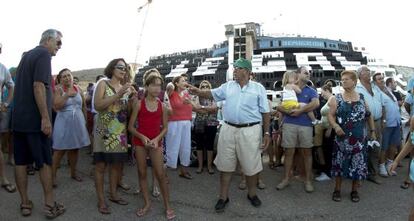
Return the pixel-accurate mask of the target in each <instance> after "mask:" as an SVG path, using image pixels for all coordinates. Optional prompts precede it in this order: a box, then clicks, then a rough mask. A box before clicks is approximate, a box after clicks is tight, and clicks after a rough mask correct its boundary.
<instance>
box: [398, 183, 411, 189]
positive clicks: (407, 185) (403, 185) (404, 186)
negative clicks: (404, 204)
mask: <svg viewBox="0 0 414 221" xmlns="http://www.w3.org/2000/svg"><path fill="white" fill-rule="evenodd" d="M410 186H411V182H407V181H404V182H403V183H402V184H401V186H400V187H401V189H405V190H406V189H408V188H410Z"/></svg>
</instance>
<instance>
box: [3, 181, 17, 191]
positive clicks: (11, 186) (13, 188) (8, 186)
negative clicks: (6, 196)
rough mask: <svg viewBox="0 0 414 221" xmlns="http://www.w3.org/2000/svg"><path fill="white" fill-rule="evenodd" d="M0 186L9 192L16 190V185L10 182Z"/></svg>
mask: <svg viewBox="0 0 414 221" xmlns="http://www.w3.org/2000/svg"><path fill="white" fill-rule="evenodd" d="M1 187H2V188H3V189H5V190H6V191H7V192H9V193H14V192H16V186H15V185H13V184H11V183H6V184H2V185H1Z"/></svg>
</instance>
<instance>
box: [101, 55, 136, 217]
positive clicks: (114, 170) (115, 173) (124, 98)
mask: <svg viewBox="0 0 414 221" xmlns="http://www.w3.org/2000/svg"><path fill="white" fill-rule="evenodd" d="M127 72H128V66H127V63H126V62H125V61H124V59H122V58H120V59H114V60H112V61H111V62H110V63H109V64H108V66H107V67H106V68H105V75H106V77H107V78H108V80H103V81H101V82H100V83H99V84H98V86H97V88H96V90H97V91H96V94H95V98H94V101H93V102H94V106H95V109H96V110H97V112H98V116H97V120H96V129H95V131H94V142H93V146H94V147H93V152H94V160H95V163H96V166H95V188H96V193H97V195H98V209H99V212H100V213H102V214H109V213H110V211H109V209H108V206H107V205H106V204H105V200H104V191H103V189H104V186H103V185H104V184H103V183H104V172H105V167H106V166H107V165H110V172H109V174H110V177H109V186H110V188H109V189H110V196H109V200H110V201H112V202H114V203H116V204H119V205H127V204H128V202H126V201H125V200H123V199H121V198H120V197H118V196H117V192H116V187H117V184H118V182H119V179H120V176H121V175H122V174H121V173H122V172H121V171H122V164H123V163H124V162H126V161H127V160H128V142H127V139H128V138H127V131H126V130H127V127H126V125H127V116H128V113H127V112H128V96H129V95H130V93H131V92H132V91H134V89H133V87H132V86H131V84H130V83H126V84H123V85H122V84H121V83H122V81H123V80H124V78H125V76H126V74H127Z"/></svg>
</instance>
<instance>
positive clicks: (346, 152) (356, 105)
mask: <svg viewBox="0 0 414 221" xmlns="http://www.w3.org/2000/svg"><path fill="white" fill-rule="evenodd" d="M341 81H342V84H343V85H342V86H343V88H344V92H342V93H339V94H337V95H335V97H331V98H330V99H329V101H328V103H329V104H328V105H329V110H330V112H329V115H328V120H329V123H330V124H331V126H332V128H333V129H334V130H335V133H336V137H335V143H334V149H333V154H332V176H333V177H335V190H334V192H333V194H332V200H334V201H336V202H339V201H341V184H342V177H346V178H350V179H352V192H351V201H352V202H359V195H358V191H357V188H358V187H359V182H360V181H361V180H363V179H366V178H367V174H368V167H367V151H368V146H367V139H366V137H367V133H366V129H365V128H366V124H367V122H368V123H369V127H370V132H371V137H372V138H374V139H376V135H375V130H374V120H373V119H372V117H371V114H370V111H369V110H368V105H367V104H366V102H365V100H364V96H363V95H362V94H359V93H357V92H356V91H355V86H356V83H357V75H356V73H355V72H353V71H343V72H342V73H341Z"/></svg>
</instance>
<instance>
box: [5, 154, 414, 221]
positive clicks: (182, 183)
mask: <svg viewBox="0 0 414 221" xmlns="http://www.w3.org/2000/svg"><path fill="white" fill-rule="evenodd" d="M62 162H64V161H62ZM407 162H408V160H407V159H405V160H404V162H403V163H404V167H402V168H399V170H398V172H399V175H398V176H396V177H391V178H380V180H381V181H383V184H382V185H377V184H373V183H371V182H363V184H362V188H361V189H360V197H361V201H360V202H359V203H352V202H351V200H350V197H349V193H350V189H351V182H350V181H349V180H347V181H345V182H344V183H343V191H342V202H339V203H338V202H333V201H332V200H331V194H332V191H333V187H334V183H333V182H332V181H325V182H314V186H315V192H314V193H310V194H309V193H305V191H304V188H303V183H301V182H300V181H299V180H292V182H291V184H290V186H289V187H287V188H286V189H284V190H282V191H277V190H276V189H275V186H276V185H277V184H278V183H279V182H280V181H281V177H282V175H283V168H281V167H279V168H277V170H271V169H269V168H268V167H267V164H265V165H264V171H263V173H262V177H263V180H264V182H265V184H266V185H267V187H266V189H264V190H258V196H259V198H260V199H261V200H262V203H263V204H262V206H261V207H260V208H254V207H253V206H251V205H250V203H249V201H248V200H247V197H246V195H247V191H246V190H244V191H243V190H239V189H238V184H239V181H240V176H238V175H235V176H233V180H232V185H231V191H230V203H229V204H228V206H227V208H226V210H225V212H224V213H221V214H217V213H215V211H214V205H215V203H216V201H217V199H218V193H219V190H218V188H219V174H218V173H217V172H216V173H215V174H214V175H210V174H208V173H207V172H206V169H205V170H204V171H205V172H204V173H203V174H201V175H200V174H196V173H195V169H196V168H191V169H190V171H191V173H192V175H193V177H194V179H193V180H186V179H182V178H179V177H178V175H177V172H176V171H172V170H168V176H169V179H170V196H171V205H172V207H173V208H174V210H175V212H176V214H177V218H176V219H175V220H214V221H219V220H301V221H302V220H321V221H322V220H323V221H327V220H344V221H345V220H346V221H348V220H364V221H368V220H385V221H392V220H396V221H401V220H408V213H409V210H410V208H411V207H412V206H413V202H414V201H413V189H412V188H410V189H407V190H403V189H401V188H400V184H401V183H402V181H403V178H404V176H403V174H406V172H407V166H406V165H407ZM91 168H92V165H91V158H90V157H89V156H88V155H87V153H86V150H82V152H81V154H80V161H79V165H78V169H79V171H80V175H81V176H82V178H83V179H84V181H83V182H81V183H79V182H76V181H74V180H72V179H71V178H70V177H69V170H68V167H67V165H65V163H62V167H61V169H60V170H59V171H58V185H59V186H58V187H57V188H56V189H55V193H56V199H57V201H59V202H62V203H64V205H65V206H66V208H67V211H66V213H65V214H64V215H63V216H61V217H58V218H57V219H56V220H68V221H69V220H70V221H83V220H94V221H95V220H96V221H98V220H103V221H109V220H114V221H122V220H138V219H139V220H166V218H165V213H164V209H163V206H162V201H161V197H159V198H152V199H153V204H152V209H151V211H150V212H149V214H147V215H146V216H145V217H143V218H138V217H137V216H136V215H135V212H136V210H137V208H140V207H142V206H143V200H142V196H141V195H139V194H138V195H136V194H134V193H133V192H134V190H135V189H136V188H137V186H138V178H137V172H136V168H135V166H130V165H126V166H125V177H124V180H125V182H126V183H128V184H129V185H131V186H132V189H131V190H130V191H128V192H124V191H121V190H120V196H121V197H122V198H123V199H125V200H127V201H128V202H129V203H130V204H129V205H127V206H120V205H117V204H114V203H111V202H109V201H108V205H109V206H110V209H111V211H112V214H111V215H101V214H100V213H99V212H98V211H97V199H96V194H95V188H94V181H93V179H92V178H91V177H90V176H89V174H90V171H91ZM6 170H7V171H6V173H7V175H8V177H9V179H10V180H11V181H13V183H14V178H13V168H12V167H11V166H7V167H6ZM29 177H30V178H29V195H30V198H31V200H32V201H33V203H34V210H33V214H32V216H30V217H28V218H25V217H22V216H21V215H20V211H19V203H20V198H19V194H18V193H17V192H16V193H12V194H10V193H7V192H6V191H5V190H3V189H1V190H0V221H9V220H13V221H14V220H16V221H17V220H27V221H28V220H30V221H37V220H45V218H44V215H43V210H42V209H43V194H42V188H41V185H40V182H39V177H38V173H36V175H35V176H29ZM107 188H108V183H107V180H106V183H105V189H107ZM106 195H108V194H107V193H106Z"/></svg>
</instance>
